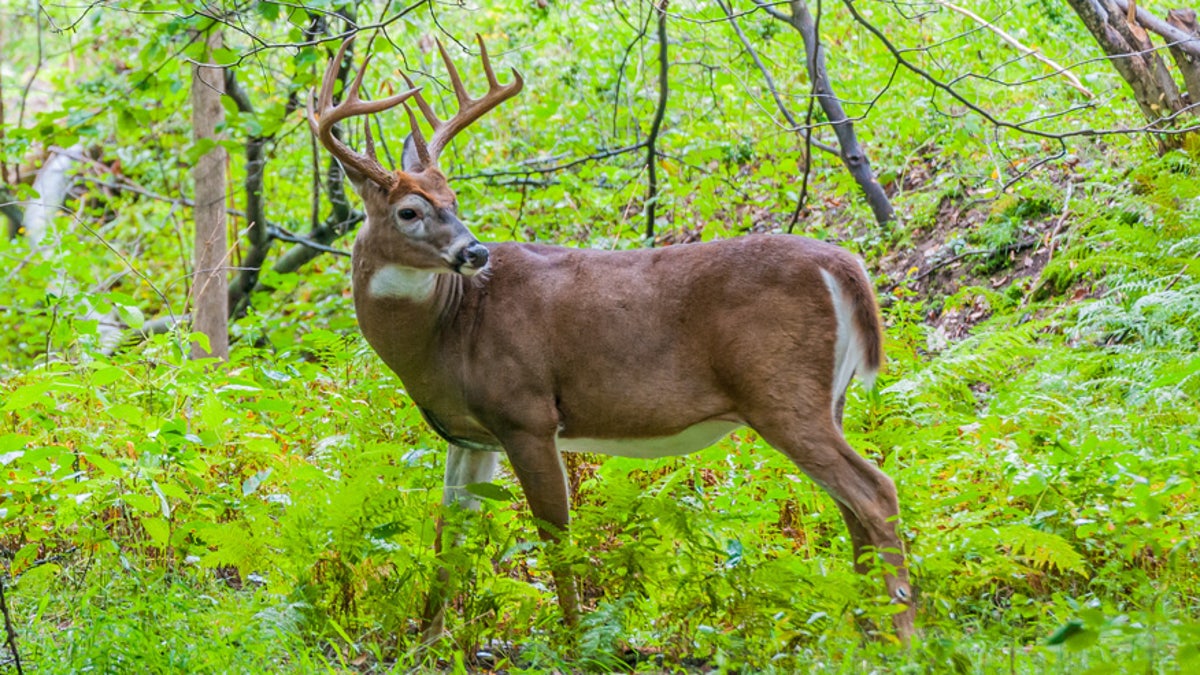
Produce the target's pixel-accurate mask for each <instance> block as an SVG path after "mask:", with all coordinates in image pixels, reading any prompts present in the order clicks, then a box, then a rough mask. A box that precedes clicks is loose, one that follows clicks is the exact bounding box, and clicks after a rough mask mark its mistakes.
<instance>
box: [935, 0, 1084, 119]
mask: <svg viewBox="0 0 1200 675" xmlns="http://www.w3.org/2000/svg"><path fill="white" fill-rule="evenodd" d="M935 1H936V2H937V3H938V4H939V5H941V6H942V7H945V8H946V9H948V10H951V11H953V12H958V13H959V14H962V15H963V16H965V17H967V18H968V19H971V20H972V21H975V22H976V23H978V24H979V25H981V26H983V27H984V28H986V29H988V30H990V31H992V32H993V33H995V34H996V36H997V37H999V38H1000V39H1001V40H1004V41H1005V42H1007V43H1008V44H1010V45H1012V47H1013V48H1014V49H1016V50H1017V51H1019V52H1021V53H1022V54H1024V55H1026V56H1032V57H1033V58H1035V59H1037V60H1038V61H1041V62H1042V63H1044V64H1046V65H1048V66H1050V67H1051V68H1053V69H1054V72H1055V73H1056V74H1058V75H1062V76H1063V77H1065V78H1066V79H1067V81H1068V82H1070V84H1071V86H1072V87H1074V88H1075V89H1077V90H1078V91H1080V92H1081V93H1083V95H1084V96H1087V97H1088V98H1095V97H1096V95H1095V94H1093V93H1092V91H1091V90H1090V89H1088V88H1087V87H1085V86H1083V83H1082V82H1080V81H1079V78H1078V77H1076V76H1075V73H1072V72H1071V71H1069V70H1067V69H1066V68H1063V67H1062V66H1060V65H1058V64H1057V63H1055V62H1054V60H1052V59H1051V58H1050V57H1048V56H1046V55H1045V54H1043V53H1041V52H1040V51H1038V50H1036V49H1032V48H1030V47H1026V46H1025V45H1023V44H1021V43H1020V41H1018V40H1017V39H1016V38H1015V37H1013V36H1012V35H1009V34H1008V33H1006V32H1005V31H1004V30H1002V29H1001V28H1000V27H999V26H996V25H995V24H993V23H991V22H989V21H988V20H987V19H984V18H983V17H981V16H979V15H978V14H976V13H975V12H972V11H971V10H969V9H967V8H965V7H959V6H958V5H955V4H952V3H949V2H946V0H935Z"/></svg>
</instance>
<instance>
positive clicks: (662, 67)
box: [646, 0, 671, 246]
mask: <svg viewBox="0 0 1200 675" xmlns="http://www.w3.org/2000/svg"><path fill="white" fill-rule="evenodd" d="M667 4H668V0H660V1H659V3H658V6H657V8H656V9H657V11H658V109H657V110H655V111H654V119H653V121H651V123H650V135H649V136H648V137H647V138H646V169H647V170H648V172H649V176H650V184H649V186H648V187H647V188H646V241H648V242H650V245H651V246H653V245H654V212H655V210H656V209H657V207H658V166H657V162H656V161H655V155H656V154H657V153H658V148H657V147H656V145H655V144H656V143H657V142H658V132H659V130H660V129H661V128H662V122H663V117H664V116H665V115H666V113H667V93H668V89H667V71H668V69H669V67H670V65H671V64H670V62H669V61H668V60H667Z"/></svg>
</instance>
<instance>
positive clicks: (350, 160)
mask: <svg viewBox="0 0 1200 675" xmlns="http://www.w3.org/2000/svg"><path fill="white" fill-rule="evenodd" d="M352 42H354V36H350V37H349V38H347V39H346V41H345V42H343V43H342V46H341V48H339V49H338V53H337V56H336V57H334V58H333V59H332V60H331V61H330V62H329V65H328V66H326V68H325V75H324V77H323V78H322V80H321V93H320V96H319V97H317V98H316V99H315V100H314V97H313V94H312V92H309V97H308V100H309V107H308V124H309V126H310V127H312V130H313V133H314V134H316V136H317V138H318V139H319V140H320V141H321V144H322V145H324V146H325V148H326V149H327V150H329V152H330V153H331V154H332V155H333V156H334V157H336V158H337V159H338V161H339V162H341V163H342V165H343V166H344V167H346V168H347V169H351V170H353V171H355V172H357V173H359V174H362V176H363V177H365V178H369V179H371V180H372V181H373V182H375V183H377V184H378V185H379V186H381V187H383V188H387V189H390V188H391V187H392V186H393V185H395V184H396V176H395V174H393V173H391V172H390V171H388V170H386V169H384V168H383V166H382V165H381V164H380V163H379V160H378V158H376V156H375V141H374V139H373V138H372V137H371V128H370V126H369V125H368V126H367V131H366V142H367V154H366V155H364V154H362V153H359V152H355V151H354V150H351V149H350V148H349V147H347V146H346V144H345V143H342V142H341V141H340V140H338V139H337V138H336V137H335V136H334V135H333V126H334V125H335V124H337V123H338V122H340V121H341V120H344V119H347V118H349V117H354V116H358V115H369V114H372V113H378V112H382V111H384V110H387V109H388V108H393V107H395V106H397V105H400V104H401V103H403V102H404V101H405V100H407V99H408V98H410V97H412V96H414V95H416V94H417V93H418V92H419V89H417V88H412V89H409V90H408V91H404V92H401V93H399V94H396V95H394V96H389V97H387V98H384V99H380V100H378V101H363V100H362V99H360V98H359V97H358V92H359V89H360V88H361V87H362V81H363V77H364V75H365V74H366V72H367V65H368V64H369V63H370V62H371V56H370V55H367V57H366V59H364V60H363V65H362V67H361V68H359V70H358V74H357V75H355V77H354V81H353V82H352V83H351V84H350V86H349V87H348V88H347V89H346V91H345V92H344V93H343V95H342V102H341V103H339V104H338V105H336V106H335V105H333V85H334V83H335V82H336V81H337V73H338V69H339V68H340V66H341V63H342V59H343V58H344V57H345V55H346V49H347V48H349V46H350V44H351V43H352Z"/></svg>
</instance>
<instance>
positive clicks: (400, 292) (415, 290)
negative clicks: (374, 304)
mask: <svg viewBox="0 0 1200 675" xmlns="http://www.w3.org/2000/svg"><path fill="white" fill-rule="evenodd" d="M436 282H437V273H436V272H430V271H428V270H416V269H413V268H411V267H404V266H402V265H387V266H385V267H382V268H380V269H379V270H377V271H376V272H375V274H372V275H371V281H370V282H368V283H367V295H370V296H371V297H373V298H390V299H393V300H425V299H426V298H428V297H429V296H430V295H433V287H434V284H435V283H436Z"/></svg>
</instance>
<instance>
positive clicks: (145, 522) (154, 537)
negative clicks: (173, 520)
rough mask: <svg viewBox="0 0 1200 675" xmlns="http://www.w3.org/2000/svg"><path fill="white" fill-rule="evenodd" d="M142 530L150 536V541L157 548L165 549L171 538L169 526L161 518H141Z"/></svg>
mask: <svg viewBox="0 0 1200 675" xmlns="http://www.w3.org/2000/svg"><path fill="white" fill-rule="evenodd" d="M142 528H143V529H145V530H146V534H147V535H149V536H150V541H151V542H153V543H154V545H155V546H158V547H159V548H165V547H166V545H167V541H168V540H169V539H170V538H171V526H170V524H169V523H168V522H167V521H166V520H164V519H163V518H142Z"/></svg>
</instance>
